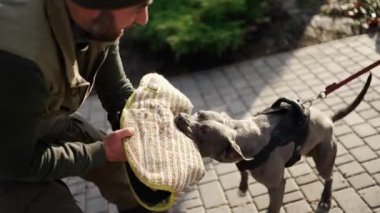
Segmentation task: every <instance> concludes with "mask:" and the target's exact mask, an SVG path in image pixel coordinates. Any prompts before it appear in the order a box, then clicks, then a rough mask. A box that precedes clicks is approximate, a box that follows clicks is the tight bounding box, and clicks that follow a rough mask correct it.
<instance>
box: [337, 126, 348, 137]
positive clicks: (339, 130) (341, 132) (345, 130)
mask: <svg viewBox="0 0 380 213" xmlns="http://www.w3.org/2000/svg"><path fill="white" fill-rule="evenodd" d="M351 132H352V129H351V128H350V127H349V126H348V125H339V126H335V127H334V134H335V135H336V136H341V135H345V134H348V133H351Z"/></svg>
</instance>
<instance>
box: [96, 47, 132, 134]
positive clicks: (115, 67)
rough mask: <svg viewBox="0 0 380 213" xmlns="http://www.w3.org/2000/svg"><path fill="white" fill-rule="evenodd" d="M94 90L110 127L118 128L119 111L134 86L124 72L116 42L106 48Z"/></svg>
mask: <svg viewBox="0 0 380 213" xmlns="http://www.w3.org/2000/svg"><path fill="white" fill-rule="evenodd" d="M95 90H96V93H97V94H98V96H99V99H100V102H101V103H102V106H103V108H104V109H105V110H106V111H107V113H108V115H107V117H108V120H109V122H110V124H111V126H112V129H113V130H116V129H119V128H120V124H119V118H120V113H121V111H122V109H123V107H124V105H125V103H126V101H127V100H128V98H129V96H130V95H131V94H132V93H133V91H134V87H133V85H132V83H131V82H130V80H129V79H128V78H127V77H126V74H125V72H124V69H123V64H122V61H121V58H120V53H119V47H118V45H117V44H114V45H112V46H111V47H110V48H109V50H108V54H107V57H106V59H105V61H104V63H103V65H102V67H101V68H100V70H99V71H98V73H97V76H96V79H95Z"/></svg>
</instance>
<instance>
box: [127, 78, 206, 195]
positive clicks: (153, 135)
mask: <svg viewBox="0 0 380 213" xmlns="http://www.w3.org/2000/svg"><path fill="white" fill-rule="evenodd" d="M192 107H193V105H192V104H191V102H190V100H189V99H188V98H187V97H186V96H185V95H184V94H183V93H181V92H180V91H179V90H178V89H176V88H175V87H174V86H173V85H172V84H170V82H169V81H168V80H166V79H165V78H164V77H163V76H162V75H159V74H157V73H149V74H146V75H145V76H143V78H142V79H141V81H140V84H139V86H138V88H136V90H135V91H134V93H133V95H132V96H131V97H130V98H129V100H128V102H127V104H126V106H125V108H124V110H123V112H122V116H121V127H132V128H134V130H135V134H134V135H133V136H132V137H130V138H128V139H125V140H124V141H123V144H124V148H125V154H126V156H127V159H128V163H129V165H130V166H131V168H132V170H133V172H134V173H135V175H136V176H137V178H138V179H139V180H140V181H141V182H142V183H144V184H145V185H147V186H148V187H150V188H152V189H159V190H166V191H169V192H173V193H177V192H180V191H182V190H183V189H185V188H186V187H187V186H189V185H192V184H195V183H196V182H198V181H199V180H200V179H201V178H202V177H203V176H204V174H205V168H204V164H203V161H202V157H201V156H200V153H199V151H198V149H197V147H196V145H195V144H194V143H193V142H192V141H191V140H190V139H189V138H187V137H186V136H185V135H184V134H183V133H181V132H180V131H179V130H178V129H177V128H176V126H175V123H174V117H175V116H176V115H177V114H178V113H180V112H185V113H190V112H191V109H192ZM132 188H133V186H132Z"/></svg>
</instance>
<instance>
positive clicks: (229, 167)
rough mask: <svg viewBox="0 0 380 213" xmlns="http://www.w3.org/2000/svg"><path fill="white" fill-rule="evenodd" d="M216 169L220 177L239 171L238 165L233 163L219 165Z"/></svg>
mask: <svg viewBox="0 0 380 213" xmlns="http://www.w3.org/2000/svg"><path fill="white" fill-rule="evenodd" d="M215 169H216V173H217V174H218V175H223V174H226V173H230V172H236V171H237V168H236V165H235V164H233V163H219V164H217V165H215Z"/></svg>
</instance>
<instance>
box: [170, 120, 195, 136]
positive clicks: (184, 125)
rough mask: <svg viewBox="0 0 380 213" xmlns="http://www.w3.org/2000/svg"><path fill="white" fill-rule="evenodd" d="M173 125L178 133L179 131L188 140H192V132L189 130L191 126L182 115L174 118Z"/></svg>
mask: <svg viewBox="0 0 380 213" xmlns="http://www.w3.org/2000/svg"><path fill="white" fill-rule="evenodd" d="M174 123H175V125H176V127H177V129H178V130H179V131H181V132H182V133H183V134H185V135H186V136H187V137H188V138H190V139H191V140H194V139H195V138H194V137H193V135H194V134H193V130H192V129H191V124H190V121H189V120H188V119H186V117H185V116H184V115H182V114H179V115H177V116H176V117H175V118H174Z"/></svg>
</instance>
